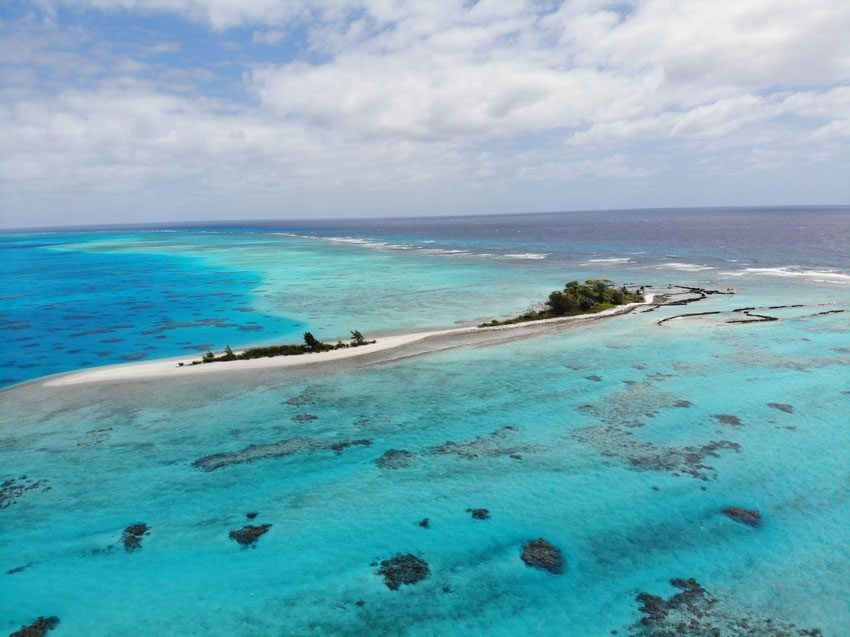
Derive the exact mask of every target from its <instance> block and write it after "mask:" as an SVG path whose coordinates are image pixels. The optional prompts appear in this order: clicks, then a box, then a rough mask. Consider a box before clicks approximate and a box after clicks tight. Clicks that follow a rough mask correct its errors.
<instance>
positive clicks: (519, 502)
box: [0, 207, 850, 636]
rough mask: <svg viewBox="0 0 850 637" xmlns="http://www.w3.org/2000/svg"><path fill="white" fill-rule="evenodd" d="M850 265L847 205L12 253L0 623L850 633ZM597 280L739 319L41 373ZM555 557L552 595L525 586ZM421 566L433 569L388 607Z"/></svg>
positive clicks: (35, 243) (460, 320)
mask: <svg viewBox="0 0 850 637" xmlns="http://www.w3.org/2000/svg"><path fill="white" fill-rule="evenodd" d="M848 246H850V208H835V207H833V208H811V209H807V208H777V209H770V208H765V209H717V210H707V209H699V210H658V211H655V210H635V211H611V212H576V213H557V214H535V215H509V216H486V217H454V218H427V219H424V218H423V219H370V220H336V221H313V222H306V221H304V222H297V221H286V222H255V223H247V222H246V223H239V224H235V223H234V224H221V223H216V224H214V223H207V224H171V225H165V226H157V227H151V226H136V227H126V226H125V227H120V228H85V229H72V230H63V229H55V230H47V231H44V230H40V231H31V232H7V233H3V234H0V252H2V260H0V268H2V275H3V281H4V286H3V292H2V297H3V305H2V313H0V321H2V323H0V329H2V330H3V334H4V338H3V341H2V346H0V365H2V372H0V378H2V384H3V385H4V386H5V387H6V389H4V390H3V391H0V467H2V474H0V483H2V485H3V486H2V490H0V497H1V498H2V499H0V621H2V622H3V624H2V628H4V629H6V631H7V632H13V631H14V630H17V629H19V628H20V627H22V626H24V625H27V624H30V623H32V622H33V621H34V620H36V619H37V618H38V617H40V616H43V617H49V616H55V617H57V618H59V620H60V623H59V624H58V626H57V627H56V628H55V630H54V633H53V634H56V635H64V634H67V635H86V636H88V635H110V636H111V635H131V634H133V635H136V634H152V635H166V634H181V635H270V634H272V635H277V634H281V635H282V634H287V635H289V634H297V635H325V634H327V635H360V634H381V635H453V634H464V635H469V634H476V635H478V634H480V635H502V634H504V635H515V634H517V633H518V632H528V633H531V634H541V635H548V634H552V635H591V636H595V635H600V636H602V635H612V634H617V635H665V634H692V635H709V634H719V635H738V634H740V635H777V636H778V635H804V634H822V635H836V636H842V635H847V634H850V633H848V630H847V627H848V626H850V584H848V582H850V545H848V543H847V540H846V535H847V532H846V529H847V528H848V526H850V462H848V457H850V456H848V443H850V249H848ZM589 278H608V279H611V280H612V281H615V282H616V283H618V284H630V285H648V286H654V287H656V288H660V289H662V290H663V289H665V288H666V286H668V285H686V286H692V287H703V288H708V289H712V290H717V291H721V292H732V291H734V294H717V295H711V296H709V297H708V298H706V299H705V300H703V301H700V302H699V303H696V304H692V305H688V306H685V307H682V306H665V307H660V308H658V309H656V310H653V311H650V312H647V311H637V312H633V313H631V314H628V315H624V316H618V317H613V318H610V319H607V320H604V321H598V322H593V323H590V324H583V325H580V326H571V327H564V328H559V329H551V330H547V331H545V332H543V333H541V334H539V335H537V336H533V337H532V336H528V337H523V338H516V339H512V340H506V341H505V342H500V343H497V344H491V345H487V346H485V345H483V344H476V345H468V346H463V347H448V346H446V347H440V348H436V347H435V348H433V349H436V350H439V351H430V350H429V348H428V347H427V346H421V347H418V348H416V349H415V350H411V351H410V352H409V353H408V354H409V355H404V356H398V357H396V358H392V357H384V358H380V357H378V358H375V359H370V358H369V357H364V358H363V359H362V360H360V361H355V359H352V360H353V361H355V362H351V363H348V364H344V365H343V364H340V365H328V366H323V367H314V368H291V369H278V370H265V371H263V372H262V373H250V374H248V373H245V374H240V373H227V374H220V375H219V374H217V375H213V376H205V375H203V376H199V377H190V376H187V377H186V378H180V379H179V380H176V381H175V380H169V381H168V382H166V381H158V380H145V381H133V382H120V381H116V382H112V383H98V384H89V385H74V386H68V387H48V386H45V385H43V384H42V383H41V381H40V380H37V379H41V378H42V377H44V376H47V375H51V374H59V373H64V372H69V371H78V370H80V369H85V368H90V367H95V366H99V365H108V364H121V363H127V362H132V361H136V360H152V359H156V358H161V357H172V356H185V355H187V354H189V355H191V356H195V355H197V356H198V357H200V355H202V354H203V352H205V351H207V350H208V349H214V350H220V349H223V348H224V347H225V346H226V345H231V346H232V347H234V348H237V347H241V346H246V345H255V344H266V343H279V342H298V341H299V340H300V339H301V335H302V333H303V332H304V331H311V332H313V333H314V334H316V335H317V336H318V337H320V338H322V339H324V340H328V341H331V342H333V341H336V340H337V339H342V340H347V338H348V337H349V334H350V331H351V330H355V329H356V330H360V331H361V332H363V333H364V334H365V335H366V336H367V338H368V337H379V338H380V337H381V336H383V335H389V334H395V333H402V332H406V331H420V330H423V329H430V328H442V327H452V326H458V325H474V324H477V323H480V322H482V321H483V320H489V319H490V318H498V317H507V316H512V315H515V314H518V313H520V312H523V311H524V310H525V309H526V308H528V307H529V306H530V305H532V304H534V303H536V302H539V301H541V300H543V299H545V297H546V295H547V294H548V292H549V291H550V290H553V289H555V288H558V287H561V286H563V284H564V283H565V282H566V281H569V280H574V279H576V280H585V279H589ZM777 306H796V307H777ZM742 308H755V309H753V310H751V313H752V314H755V315H766V316H770V317H771V318H774V319H777V320H771V321H766V320H765V321H759V322H743V323H742V322H733V323H730V322H728V321H736V320H740V319H741V318H742V317H743V316H745V315H744V314H743V313H742V312H740V311H738V312H736V311H735V310H741V309H742ZM703 312H710V313H711V314H703V315H701V316H692V317H684V318H681V319H677V320H669V321H664V319H665V318H670V317H674V316H678V315H681V314H687V313H703ZM660 321H661V323H660V324H659V322H660ZM221 364H222V365H224V364H226V363H221ZM730 507H733V508H732V509H731V512H730ZM480 509H486V514H483V513H480V511H477V510H480ZM741 510H747V511H758V516H757V517H753V515H752V514H749V517H748V514H745V513H741ZM736 512H737V513H736ZM249 514H250V515H249ZM254 514H256V515H254ZM425 520H427V523H424V521H425ZM137 524H145V525H147V526H146V527H136V528H134V527H133V525H137ZM264 525H269V526H264ZM246 527H248V528H249V532H250V527H254V528H255V529H258V530H256V531H255V533H257V536H256V537H255V538H253V539H254V540H255V541H254V542H250V541H247V540H246V542H245V544H244V545H243V543H241V542H240V541H239V540H238V538H240V537H242V536H241V535H240V534H239V531H240V529H245V528H246ZM232 532H236V533H235V534H234V535H233V536H231V533H232ZM134 538H135V539H134ZM235 538H236V539H235ZM538 538H540V539H544V540H546V542H548V543H550V544H551V545H552V546H554V547H557V549H558V550H560V553H561V555H562V557H563V562H564V565H563V568H562V569H561V570H562V572H560V573H552V572H548V571H546V570H545V569H541V568H534V567H531V566H529V565H527V564H526V563H524V561H523V559H522V556H523V551H524V547H526V546H527V545H528V543H529V542H531V541H533V540H536V539H538ZM398 556H415V557H416V558H417V559H418V560H421V561H422V562H421V563H422V564H425V565H427V571H426V576H425V577H424V578H422V579H420V580H419V581H416V582H414V583H407V584H400V585H398V586H397V589H393V588H391V587H390V586H388V585H387V584H388V582H389V581H390V580H388V579H387V578H385V577H384V575H385V573H386V571H387V568H388V565H392V562H390V560H392V559H393V558H395V557H398ZM407 559H408V561H409V559H410V558H407ZM382 571H383V572H382ZM422 574H423V569H422V567H420V568H419V575H422ZM691 578H693V579H691ZM665 631H668V632H665ZM683 631H684V632H683ZM712 631H716V632H712ZM748 631H749V632H748ZM816 631H820V633H818V632H816Z"/></svg>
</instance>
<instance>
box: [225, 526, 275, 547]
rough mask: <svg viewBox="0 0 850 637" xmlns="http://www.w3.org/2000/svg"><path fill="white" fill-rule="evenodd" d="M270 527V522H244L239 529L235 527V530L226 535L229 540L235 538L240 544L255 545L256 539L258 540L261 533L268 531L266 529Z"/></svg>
mask: <svg viewBox="0 0 850 637" xmlns="http://www.w3.org/2000/svg"><path fill="white" fill-rule="evenodd" d="M270 528H272V525H271V524H259V525H256V526H255V525H253V524H246V525H245V526H243V527H242V528H241V529H237V530H235V531H231V532H230V533H229V535H228V537H230V539H231V540H236V541H237V542H239V544H241V545H242V546H251V547H253V546H254V545H256V543H257V540H259V539H260V538H261V537H262V536H263V535H265V534H266V533H268V530H269V529H270Z"/></svg>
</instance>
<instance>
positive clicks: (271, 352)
mask: <svg viewBox="0 0 850 637" xmlns="http://www.w3.org/2000/svg"><path fill="white" fill-rule="evenodd" d="M374 342H375V341H367V340H366V339H365V338H364V336H363V334H361V333H360V332H359V331H357V330H354V331H352V332H351V342H350V343H343V342H342V341H337V343H336V345H331V344H329V343H323V342H322V341H320V340H319V339H317V338H316V337H315V336H313V334H312V333H311V332H304V344H303V345H268V346H266V347H249V348H248V349H246V350H245V351H244V352H241V353H239V354H237V353H235V352H234V351H233V349H232V348H231V347H230V345H228V346H227V347H225V348H224V354H222V355H221V356H216V355H215V354H213V353H212V352H207V353H206V354H204V355H203V357H202V358H201V360H199V361H192V365H201V364H202V363H218V362H220V361H236V360H249V359H251V358H272V357H274V356H297V355H300V354H311V353H315V352H329V351H331V350H335V349H348V348H349V347H360V346H361V345H369V344H371V343H374ZM177 365H178V366H179V367H183V363H178V364H177Z"/></svg>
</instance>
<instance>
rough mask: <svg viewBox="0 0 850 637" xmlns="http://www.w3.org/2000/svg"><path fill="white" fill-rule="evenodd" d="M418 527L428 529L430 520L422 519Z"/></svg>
mask: <svg viewBox="0 0 850 637" xmlns="http://www.w3.org/2000/svg"><path fill="white" fill-rule="evenodd" d="M419 526H421V527H422V528H423V529H430V528H431V520H430V519H428V518H422V519H421V520H419Z"/></svg>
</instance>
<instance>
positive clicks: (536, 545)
mask: <svg viewBox="0 0 850 637" xmlns="http://www.w3.org/2000/svg"><path fill="white" fill-rule="evenodd" d="M521 557H522V561H523V562H525V563H526V564H527V565H528V566H533V567H534V568H539V569H541V570H544V571H549V572H550V573H552V574H554V575H560V574H561V573H563V572H564V569H565V568H566V566H567V564H566V560H564V556H563V555H562V554H561V549H559V548H558V547H557V546H555V545H554V544H551V543H549V542H547V541H546V540H544V539H543V538H538V539H536V540H531V541H530V542H526V543H525V544H524V545H523V547H522V556H521Z"/></svg>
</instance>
